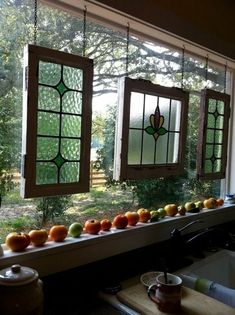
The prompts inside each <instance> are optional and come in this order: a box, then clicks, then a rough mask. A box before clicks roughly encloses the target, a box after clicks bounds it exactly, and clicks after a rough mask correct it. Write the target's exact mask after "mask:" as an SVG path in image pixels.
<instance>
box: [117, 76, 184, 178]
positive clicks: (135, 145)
mask: <svg viewBox="0 0 235 315" xmlns="http://www.w3.org/2000/svg"><path fill="white" fill-rule="evenodd" d="M119 110H120V111H119V120H120V121H121V122H120V124H119V125H118V126H117V133H116V136H117V137H116V154H115V156H117V157H120V159H119V158H118V159H116V161H115V174H114V177H115V178H116V179H120V180H125V179H140V178H155V177H160V176H167V175H179V174H182V172H183V160H184V147H185V145H184V144H185V139H186V129H187V110H188V93H187V92H184V91H182V90H180V89H177V88H167V87H163V86H159V85H155V84H152V83H151V82H149V81H145V80H133V79H130V78H125V79H124V80H123V81H122V83H121V89H120V104H119Z"/></svg>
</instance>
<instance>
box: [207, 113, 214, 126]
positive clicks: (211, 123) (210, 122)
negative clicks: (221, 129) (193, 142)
mask: <svg viewBox="0 0 235 315" xmlns="http://www.w3.org/2000/svg"><path fill="white" fill-rule="evenodd" d="M207 127H208V128H215V116H214V115H213V114H208V117H207Z"/></svg>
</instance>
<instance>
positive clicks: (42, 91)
mask: <svg viewBox="0 0 235 315" xmlns="http://www.w3.org/2000/svg"><path fill="white" fill-rule="evenodd" d="M38 108H39V109H44V110H53V111H57V112H58V111H60V97H59V94H58V92H57V91H56V90H55V89H54V88H51V87H49V86H39V88H38Z"/></svg>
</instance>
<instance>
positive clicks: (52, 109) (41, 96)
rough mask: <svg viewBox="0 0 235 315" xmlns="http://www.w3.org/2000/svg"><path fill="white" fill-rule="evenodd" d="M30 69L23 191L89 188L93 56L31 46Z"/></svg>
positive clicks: (37, 192) (28, 51)
mask: <svg viewBox="0 0 235 315" xmlns="http://www.w3.org/2000/svg"><path fill="white" fill-rule="evenodd" d="M27 57H28V58H27ZM25 69H26V70H25V71H26V73H27V76H26V77H25V80H26V82H25V84H26V85H25V89H26V91H25V97H24V106H25V111H24V113H25V117H24V124H27V126H24V127H23V130H24V132H25V136H26V139H23V141H24V143H23V155H24V164H23V168H24V172H23V174H24V178H23V180H22V194H23V196H24V197H38V196H48V195H49V196H52V195H60V194H66V193H78V192H84V191H88V190H89V169H90V168H89V162H90V159H89V156H90V134H91V131H90V127H91V94H92V70H93V64H92V60H91V59H87V58H83V57H80V56H75V55H71V54H68V53H63V52H58V51H55V50H51V49H48V48H42V47H38V46H32V45H29V46H27V48H26V66H25Z"/></svg>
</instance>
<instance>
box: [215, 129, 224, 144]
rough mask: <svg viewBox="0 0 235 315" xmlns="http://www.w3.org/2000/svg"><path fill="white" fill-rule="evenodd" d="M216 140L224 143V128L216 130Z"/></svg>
mask: <svg viewBox="0 0 235 315" xmlns="http://www.w3.org/2000/svg"><path fill="white" fill-rule="evenodd" d="M215 142H216V143H221V144H222V142H223V131H222V130H215Z"/></svg>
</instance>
